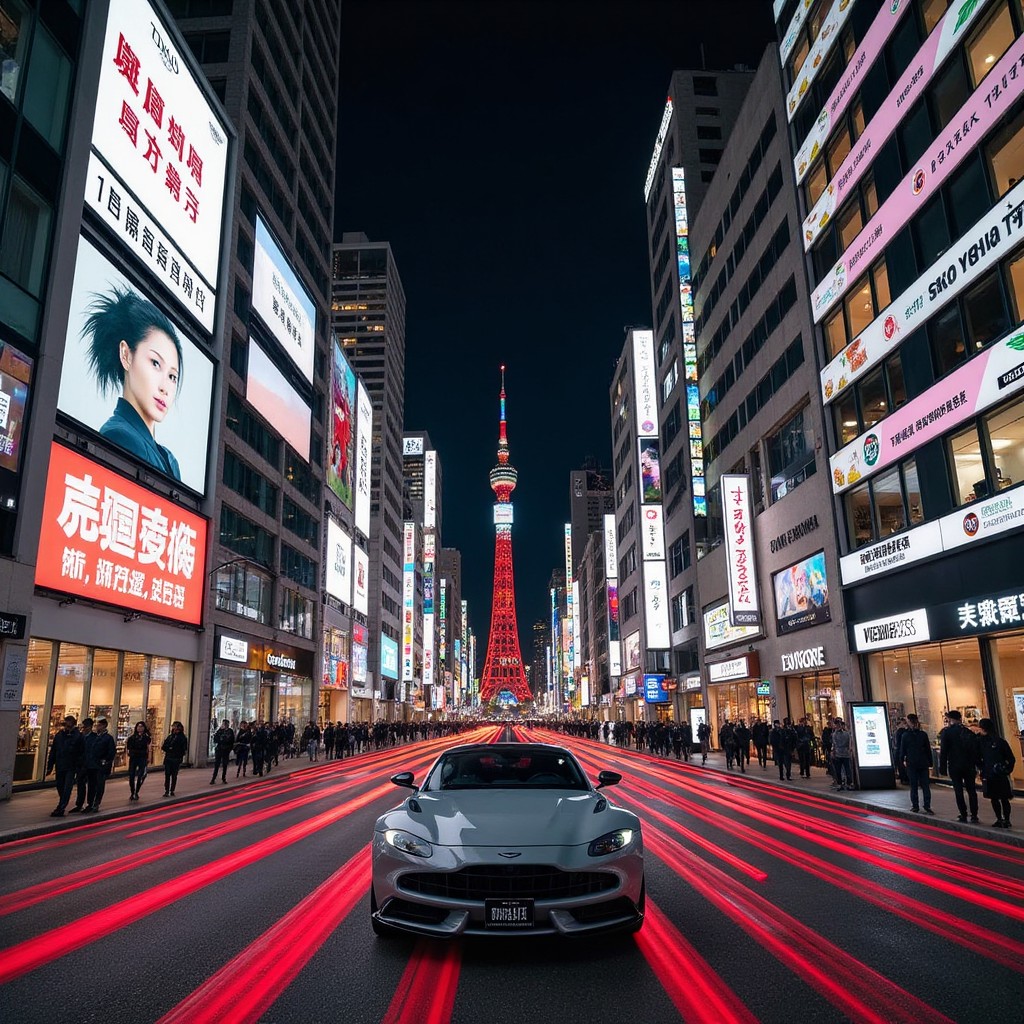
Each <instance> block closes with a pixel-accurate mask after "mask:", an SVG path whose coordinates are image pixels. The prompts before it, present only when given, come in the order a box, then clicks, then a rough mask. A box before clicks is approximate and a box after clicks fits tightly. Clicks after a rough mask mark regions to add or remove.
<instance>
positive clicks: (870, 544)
mask: <svg viewBox="0 0 1024 1024" xmlns="http://www.w3.org/2000/svg"><path fill="white" fill-rule="evenodd" d="M776 6H777V8H778V10H777V12H776V13H777V20H778V30H779V38H780V40H781V42H780V47H779V58H780V64H781V67H782V69H783V77H784V85H785V88H786V90H787V101H786V113H787V119H788V130H789V132H790V138H791V143H792V152H794V153H795V154H796V157H795V161H794V164H795V166H794V173H795V175H796V180H797V182H798V185H799V188H800V204H801V213H802V214H803V221H802V224H801V227H800V235H801V239H802V244H803V246H804V248H805V250H806V254H807V261H806V262H807V266H808V268H809V271H810V276H811V285H812V290H811V314H812V317H813V319H814V322H815V324H816V325H817V329H816V332H815V341H816V345H817V349H818V351H817V357H818V361H819V365H820V366H821V367H822V369H821V372H820V379H819V381H818V383H817V387H816V389H815V402H816V403H818V404H821V405H822V406H823V407H824V424H825V436H824V445H823V451H822V452H821V453H820V454H819V455H818V456H817V457H818V458H820V459H821V460H822V465H821V467H820V468H821V472H822V473H825V471H826V470H827V474H828V475H827V478H826V483H827V486H828V488H829V490H830V491H831V495H832V499H833V510H834V515H835V518H836V520H837V522H838V523H839V528H840V533H841V536H840V551H841V557H840V559H839V579H838V584H839V585H840V586H841V587H842V595H843V604H844V606H845V610H846V619H847V628H848V639H849V642H850V644H851V647H852V649H853V650H854V651H855V653H856V654H857V655H858V656H859V658H860V663H861V670H862V677H863V679H864V683H865V688H866V695H867V697H868V698H869V699H871V700H874V701H884V702H886V704H887V706H888V709H889V717H890V720H893V719H895V717H898V716H899V715H900V714H903V713H906V712H910V711H914V712H916V713H917V715H918V716H919V718H920V720H921V724H922V727H923V728H924V729H925V730H926V731H927V732H928V733H929V734H930V735H932V736H934V735H935V733H936V732H937V731H938V730H939V729H940V728H941V727H942V724H943V721H942V716H943V712H944V711H946V710H958V711H960V713H961V715H962V716H963V718H964V720H965V721H967V722H968V723H973V722H976V721H977V720H978V719H979V718H982V717H989V718H991V719H992V720H993V721H994V722H995V723H996V727H997V729H998V730H999V731H1000V732H1001V733H1002V734H1003V735H1005V736H1009V737H1012V738H1013V739H1012V741H1013V743H1014V745H1015V746H1016V745H1017V743H1018V742H1019V741H1018V739H1017V737H1019V736H1021V735H1022V731H1024V686H1022V684H1021V679H1022V677H1024V674H1022V668H1024V655H1022V653H1021V649H1022V646H1024V632H1022V630H1021V622H1022V617H1021V616H1022V607H1021V602H1022V597H1021V594H1022V593H1024V530H1022V527H1021V524H1022V522H1024V518H1022V516H1024V488H1022V486H1021V484H1020V481H1021V480H1022V478H1024V397H1022V394H1021V388H1022V387H1024V359H1022V354H1021V347H1022V341H1021V333H1020V328H1021V322H1022V321H1024V276H1022V274H1021V268H1022V267H1024V263H1022V262H1021V255H1022V250H1021V248H1020V245H1019V243H1020V242H1021V241H1022V240H1024V230H1022V227H1021V225H1022V223H1024V183H1022V182H1024V76H1021V75H1020V74H1019V69H1020V66H1021V61H1022V60H1024V34H1022V30H1024V22H1022V19H1021V10H1020V7H1019V5H1018V4H1015V3H1012V4H1011V3H1002V2H994V3H977V4H953V5H950V6H947V5H946V4H943V3H915V4H899V5H897V4H882V5H879V4H878V3H877V2H871V0H856V2H854V3H850V4H847V5H841V4H840V5H832V6H831V7H830V6H829V4H828V3H817V4H811V5H805V4H803V3H796V2H794V0H787V2H786V3H782V4H777V5H776ZM808 7H809V9H808ZM780 127H781V125H780ZM826 455H827V458H828V464H827V466H826V465H825V462H824V459H825V457H826ZM1014 779H1015V784H1016V785H1017V786H1018V787H1020V786H1021V785H1022V783H1024V759H1018V762H1017V767H1016V769H1015V775H1014Z"/></svg>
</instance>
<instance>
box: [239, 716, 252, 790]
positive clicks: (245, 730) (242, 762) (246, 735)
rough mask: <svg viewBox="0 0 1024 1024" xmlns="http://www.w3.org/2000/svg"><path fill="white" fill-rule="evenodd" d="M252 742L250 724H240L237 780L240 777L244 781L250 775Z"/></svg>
mask: <svg viewBox="0 0 1024 1024" xmlns="http://www.w3.org/2000/svg"><path fill="white" fill-rule="evenodd" d="M251 742H252V732H250V730H249V723H248V722H239V723H238V732H237V733H236V735H235V778H236V779H237V778H238V776H239V775H241V776H242V778H243V779H244V778H245V776H246V775H248V774H249V746H250V744H251Z"/></svg>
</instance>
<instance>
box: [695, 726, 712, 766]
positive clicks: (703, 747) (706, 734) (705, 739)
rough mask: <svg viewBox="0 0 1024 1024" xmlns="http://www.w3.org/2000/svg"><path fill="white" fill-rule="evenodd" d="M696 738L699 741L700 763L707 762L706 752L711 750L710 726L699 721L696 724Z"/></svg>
mask: <svg viewBox="0 0 1024 1024" xmlns="http://www.w3.org/2000/svg"><path fill="white" fill-rule="evenodd" d="M697 739H698V740H699V741H700V763H701V764H707V763H708V752H709V751H710V750H711V726H710V725H708V723H707V722H701V723H700V725H698V726H697Z"/></svg>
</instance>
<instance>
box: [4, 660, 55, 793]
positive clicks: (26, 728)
mask: <svg viewBox="0 0 1024 1024" xmlns="http://www.w3.org/2000/svg"><path fill="white" fill-rule="evenodd" d="M52 666H53V644H52V643H50V641H49V640H30V641H29V645H28V661H27V663H26V669H25V688H24V690H23V691H22V697H21V701H22V703H21V719H20V721H19V723H18V750H17V753H16V755H15V758H14V781H15V782H25V781H27V780H28V779H31V778H32V777H33V776H35V775H36V774H37V772H38V774H40V775H41V774H42V769H41V768H40V767H39V766H38V763H37V762H38V761H39V758H40V753H39V751H40V748H41V747H42V744H43V740H44V736H43V724H44V718H43V716H44V714H45V713H46V693H47V690H48V689H49V686H50V672H51V669H52ZM44 756H45V755H44Z"/></svg>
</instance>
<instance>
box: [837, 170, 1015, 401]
mask: <svg viewBox="0 0 1024 1024" xmlns="http://www.w3.org/2000/svg"><path fill="white" fill-rule="evenodd" d="M1022 236H1024V182H1021V183H1020V184H1018V185H1016V186H1015V187H1014V188H1012V189H1011V190H1010V191H1009V192H1007V193H1006V195H1005V196H1003V198H1002V199H1000V200H999V202H998V204H997V205H996V206H994V207H993V208H992V209H991V210H989V211H988V213H986V214H985V216H984V217H982V218H981V219H980V220H979V221H978V222H977V223H976V224H975V225H974V226H973V227H971V228H969V229H968V230H967V231H965V232H964V234H963V236H962V237H961V238H959V239H958V240H957V241H956V242H955V243H954V244H953V245H951V246H950V247H949V248H948V249H947V250H946V251H945V252H944V253H943V254H942V256H941V257H940V259H938V260H936V262H935V263H933V264H932V265H931V266H930V267H928V268H927V269H926V270H925V271H924V273H923V274H921V275H920V277H918V279H917V280H916V281H915V282H914V283H913V284H912V285H911V286H910V287H909V288H907V290H906V291H904V292H903V294H902V295H900V296H898V297H897V298H896V299H894V300H893V301H892V302H891V303H890V304H889V305H888V306H887V307H886V308H885V309H884V310H882V312H881V313H880V314H879V315H878V316H877V317H876V318H875V319H874V320H873V321H872V322H871V323H870V324H868V326H867V327H865V328H864V330H863V331H862V332H861V333H860V335H859V336H858V337H857V338H855V339H854V340H853V341H852V342H850V344H849V345H847V346H846V348H844V349H843V350H842V352H840V353H839V355H837V356H836V358H835V359H833V360H832V362H830V363H829V364H828V366H826V367H825V369H824V370H822V371H821V390H822V395H823V397H824V399H825V402H826V404H827V403H828V402H831V401H832V400H833V399H835V398H837V397H838V396H839V395H841V394H842V393H843V392H844V391H845V390H846V389H847V388H848V387H849V386H850V385H851V384H853V383H854V381H856V380H858V379H859V378H860V377H862V376H863V375H864V374H865V373H867V372H868V370H870V369H871V368H872V367H873V366H876V365H877V364H878V363H880V362H881V361H882V360H883V359H884V358H885V357H886V356H887V355H888V354H889V353H890V352H892V351H893V349H895V348H896V347H897V346H898V345H899V344H900V342H901V341H903V339H904V338H905V337H907V335H909V334H910V332H911V331H914V330H916V329H917V328H918V327H920V326H921V325H922V324H924V323H925V322H926V321H927V320H928V319H929V318H931V317H932V316H934V315H935V313H936V312H937V311H938V310H939V309H940V308H941V307H942V306H945V305H946V304H947V303H948V302H949V301H950V300H951V299H953V298H955V297H956V296H957V295H959V294H960V293H961V292H962V291H963V290H964V289H965V288H967V287H968V285H970V284H972V283H973V282H974V281H976V280H977V279H978V278H979V277H981V276H982V274H985V273H987V272H988V271H989V270H990V269H991V268H992V267H994V266H995V265H996V264H997V263H998V262H999V261H1000V260H1001V259H1003V258H1004V257H1005V256H1006V254H1007V253H1008V252H1009V251H1010V249H1012V248H1013V247H1014V246H1016V245H1017V243H1018V242H1019V241H1020V239H1021V237H1022Z"/></svg>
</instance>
